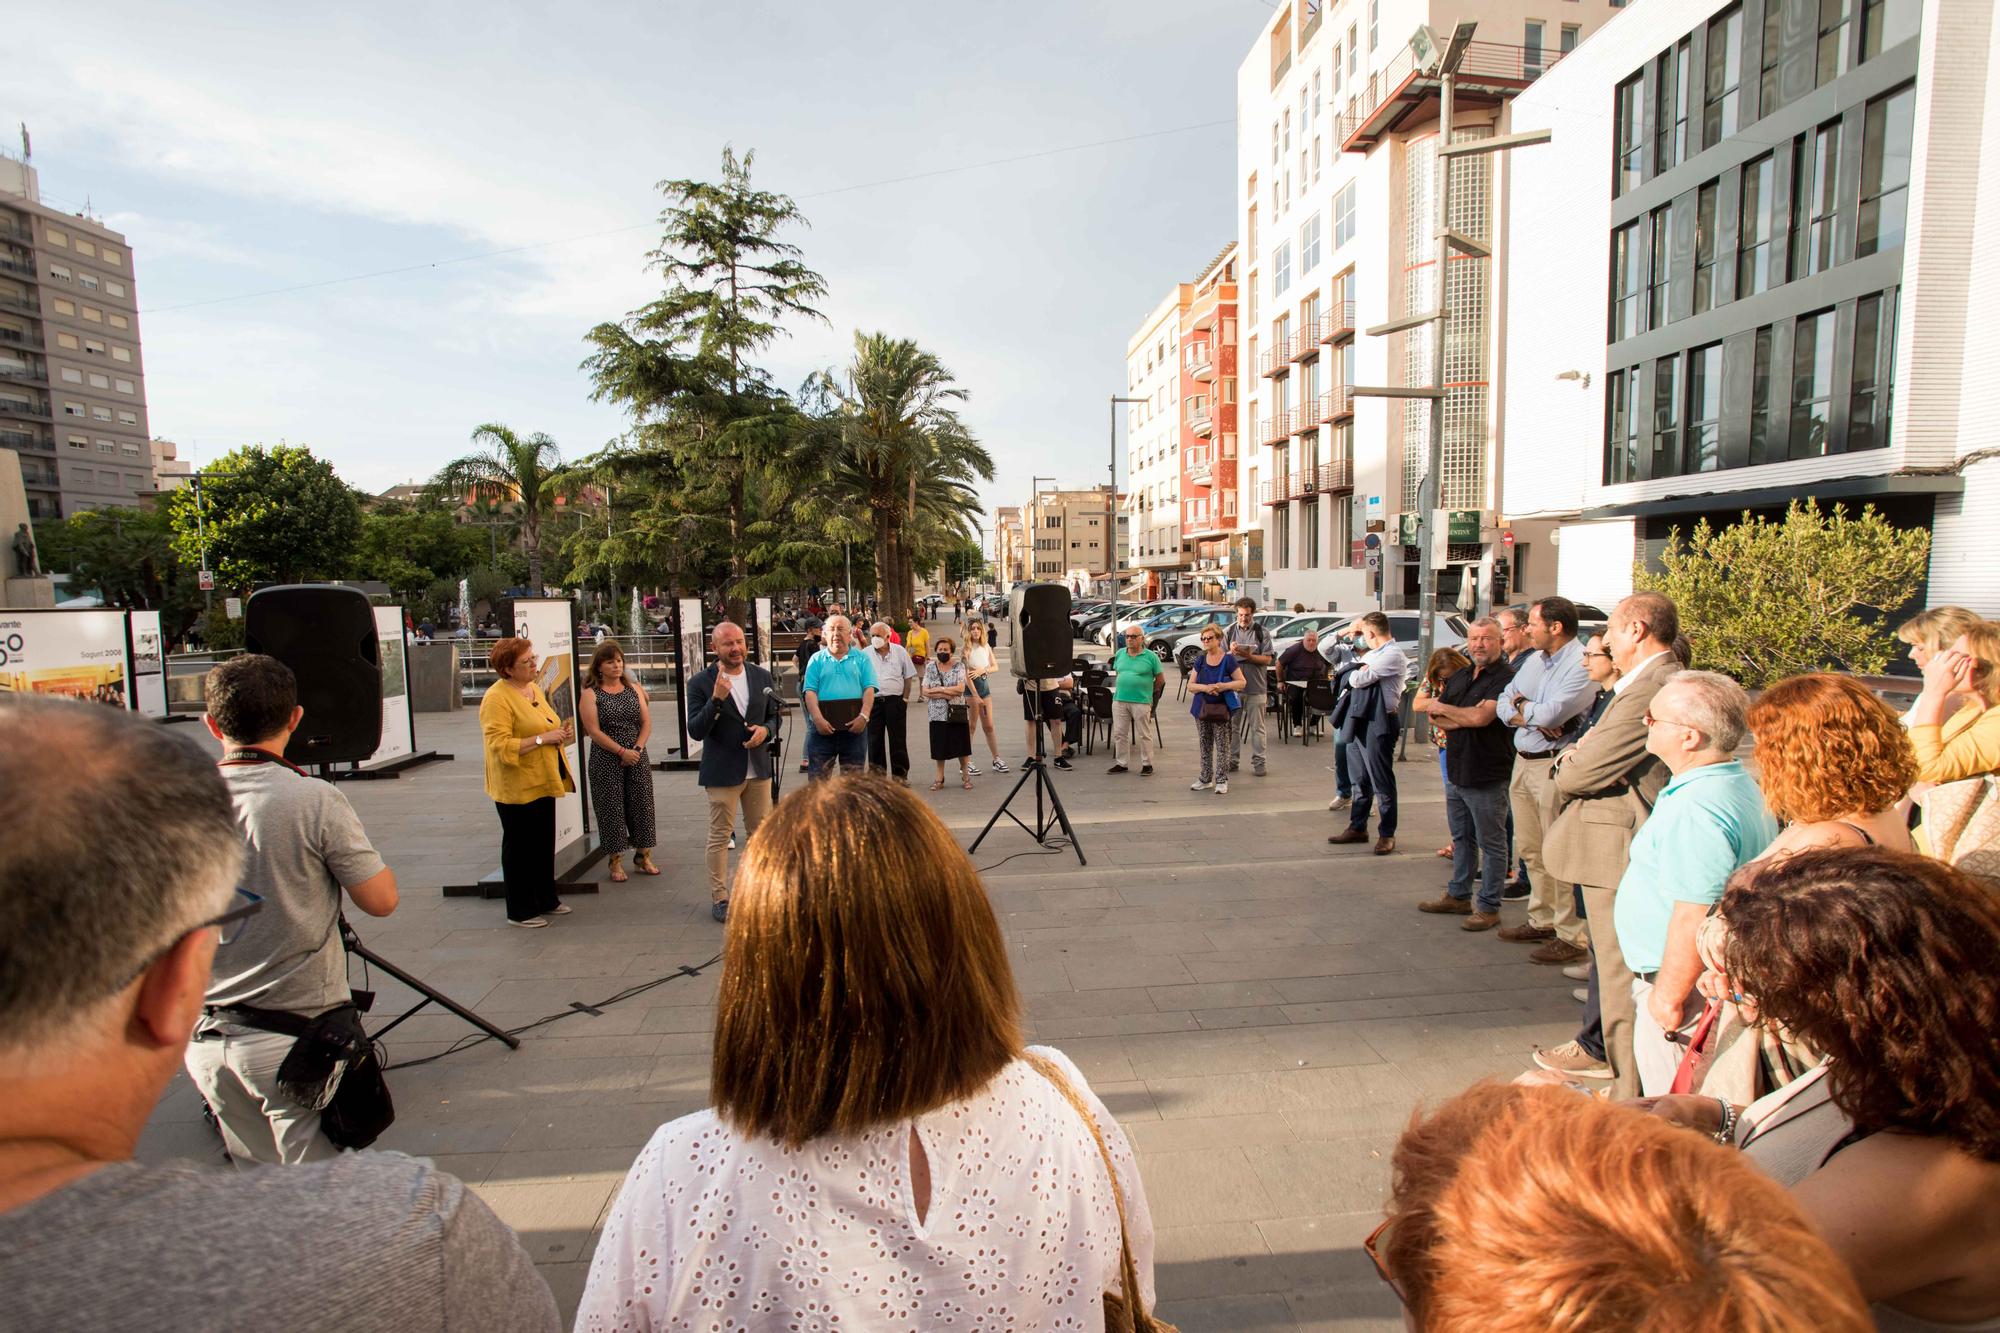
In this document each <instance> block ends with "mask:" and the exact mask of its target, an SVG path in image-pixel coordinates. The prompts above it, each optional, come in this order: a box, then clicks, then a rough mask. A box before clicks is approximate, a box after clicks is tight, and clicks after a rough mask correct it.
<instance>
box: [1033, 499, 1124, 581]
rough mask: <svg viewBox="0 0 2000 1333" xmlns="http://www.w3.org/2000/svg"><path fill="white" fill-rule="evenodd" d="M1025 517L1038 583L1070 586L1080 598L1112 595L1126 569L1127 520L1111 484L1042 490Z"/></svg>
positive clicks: (1034, 575)
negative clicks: (1095, 592) (1102, 593)
mask: <svg viewBox="0 0 2000 1333" xmlns="http://www.w3.org/2000/svg"><path fill="white" fill-rule="evenodd" d="M1022 519H1023V522H1024V523H1025V525H1026V527H1027V534H1028V544H1029V549H1028V555H1029V556H1030V557H1031V560H1032V565H1033V568H1032V571H1031V573H1030V575H1029V577H1030V578H1031V579H1033V580H1034V581H1036V582H1043V583H1066V584H1068V585H1069V589H1070V591H1071V592H1072V593H1075V594H1078V595H1082V594H1084V593H1087V592H1090V591H1092V590H1094V589H1102V590H1105V591H1109V588H1110V580H1111V579H1113V578H1114V577H1116V576H1118V575H1119V574H1120V573H1121V572H1123V571H1124V570H1125V568H1126V559H1127V555H1128V551H1127V546H1128V542H1127V531H1128V527H1127V521H1126V516H1125V515H1124V514H1123V513H1121V512H1120V497H1119V496H1117V495H1114V494H1113V493H1112V490H1111V488H1110V487H1109V486H1092V487H1088V488H1086V489H1081V490H1054V491H1037V492H1035V495H1034V498H1033V499H1032V500H1030V501H1029V502H1028V504H1027V506H1026V507H1025V508H1024V510H1023V511H1022Z"/></svg>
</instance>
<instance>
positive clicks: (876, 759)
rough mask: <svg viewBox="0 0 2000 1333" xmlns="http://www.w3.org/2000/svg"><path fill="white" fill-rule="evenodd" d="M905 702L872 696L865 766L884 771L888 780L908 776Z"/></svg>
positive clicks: (907, 704)
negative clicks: (873, 704) (872, 706)
mask: <svg viewBox="0 0 2000 1333" xmlns="http://www.w3.org/2000/svg"><path fill="white" fill-rule="evenodd" d="M909 721H910V719H909V703H908V701H907V700H903V699H884V698H883V697H882V696H881V695H879V694H878V695H876V696H875V708H874V710H873V711H872V712H870V713H869V714H868V764H869V766H870V767H871V768H880V769H886V770H887V771H888V774H889V776H890V777H892V778H906V777H908V776H909V775H910V732H909Z"/></svg>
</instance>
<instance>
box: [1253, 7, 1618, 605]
mask: <svg viewBox="0 0 2000 1333" xmlns="http://www.w3.org/2000/svg"><path fill="white" fill-rule="evenodd" d="M1618 10H1619V6H1618V5H1617V4H1614V3H1612V0H1481V3H1476V4H1475V3H1470V2H1469V0H1461V2H1460V3H1443V2H1435V3H1434V2H1432V0H1341V3H1338V4H1334V3H1323V2H1322V0H1290V3H1286V4H1284V5H1282V6H1281V7H1280V8H1279V9H1278V10H1277V12H1276V13H1274V14H1273V16H1272V19H1271V22H1270V23H1269V24H1268V25H1266V27H1265V28H1264V30H1263V32H1262V34H1261V36H1260V37H1259V39H1258V41H1257V43H1256V45H1255V46H1254V47H1253V49H1252V50H1251V52H1250V53H1249V55H1248V57H1247V58H1246V59H1245V60H1244V61H1243V63H1242V65H1241V67H1240V68H1239V70H1238V72H1237V106H1238V108H1239V113H1238V126H1237V133H1238V146H1237V180H1236V183H1235V190H1236V197H1237V200H1238V207H1239V210H1240V211H1239V212H1238V215H1237V219H1238V235H1239V243H1240V261H1239V262H1240V265H1241V268H1242V270H1243V277H1242V282H1243V296H1242V308H1243V318H1242V321H1241V352H1242V358H1241V361H1240V364H1241V366H1242V368H1243V371H1242V373H1243V388H1242V398H1243V402H1244V404H1245V412H1244V420H1245V422H1246V425H1245V429H1244V434H1243V440H1244V446H1243V447H1244V458H1243V462H1242V465H1241V467H1240V469H1239V475H1240V477H1241V486H1240V491H1239V505H1240V507H1241V508H1242V510H1243V512H1244V513H1246V514H1252V513H1255V514H1259V515H1261V516H1262V519H1261V521H1262V526H1263V529H1264V533H1263V536H1264V540H1263V566H1264V585H1263V586H1264V592H1265V600H1267V601H1270V602H1273V603H1276V604H1287V603H1292V602H1300V603H1304V604H1305V605H1307V606H1308V607H1313V608H1320V607H1325V606H1329V605H1332V606H1337V607H1339V608H1340V609H1343V610H1345V609H1359V608H1362V607H1364V606H1373V605H1375V604H1376V601H1377V599H1378V597H1379V598H1380V599H1381V601H1382V602H1383V604H1385V605H1388V606H1392V607H1393V606H1402V605H1406V604H1410V603H1411V602H1412V601H1413V599H1414V595H1415V589H1416V581H1417V568H1416V564H1415V560H1416V548H1415V545H1414V532H1413V531H1411V530H1410V528H1409V526H1408V525H1407V524H1405V522H1404V521H1403V520H1404V518H1405V516H1409V517H1410V518H1411V519H1414V516H1415V509H1416V504H1417V492H1418V487H1419V486H1420V484H1421V483H1422V481H1423V470H1424V467H1425V465H1426V462H1427V458H1428V440H1429V428H1430V427H1429V416H1428V412H1429V410H1430V409H1429V405H1428V404H1426V403H1424V402H1421V401H1416V400H1399V399H1385V398H1377V397H1358V396H1356V395H1354V394H1352V393H1351V392H1350V389H1351V387H1352V386H1354V385H1356V384H1361V385H1375V386H1392V385H1428V384H1429V383H1430V376H1431V342H1430V339H1431V337H1432V336H1433V332H1434V329H1435V326H1424V327H1420V328H1418V329H1415V330H1412V331H1409V332H1405V333H1398V334H1393V335H1390V336H1387V337H1380V338H1376V337H1369V336H1367V335H1366V333H1365V330H1366V329H1367V328H1369V327H1370V326H1373V325H1377V324H1382V323H1386V322H1388V321H1391V320H1394V319H1397V318H1400V317H1402V316H1404V315H1408V314H1413V313H1419V312H1422V311H1426V310H1430V309H1434V308H1436V306H1437V304H1438V303H1437V298H1436V295H1435V290H1436V282H1437V277H1438V275H1437V274H1436V273H1435V272H1434V269H1435V263H1434V255H1433V251H1434V248H1435V243H1436V237H1435V234H1434V230H1433V226H1432V208H1433V189H1434V187H1435V183H1436V177H1437V162H1438V157H1437V153H1436V149H1437V146H1438V82H1437V80H1436V79H1435V78H1434V77H1433V76H1432V75H1431V74H1430V73H1429V60H1428V56H1427V54H1426V53H1424V52H1423V51H1422V50H1421V49H1420V48H1416V47H1413V45H1412V38H1413V37H1414V36H1415V35H1416V34H1417V32H1418V30H1419V28H1421V27H1426V26H1427V27H1428V28H1430V29H1431V30H1432V31H1434V32H1435V33H1437V34H1440V35H1443V34H1449V33H1450V31H1451V30H1452V28H1453V26H1454V25H1455V24H1456V23H1457V22H1459V21H1461V20H1473V21H1476V22H1477V24H1478V29H1477V31H1476V33H1475V34H1474V40H1473V43H1472V45H1471V46H1470V47H1469V48H1468V50H1467V51H1466V54H1465V58H1464V61H1463V63H1462V64H1461V66H1460V68H1459V78H1458V86H1457V102H1456V108H1455V113H1454V122H1455V124H1454V127H1453V133H1454V135H1455V136H1456V137H1457V138H1459V139H1465V138H1471V137H1479V136H1487V135H1492V134H1496V133H1504V132H1506V131H1507V130H1508V129H1510V128H1511V126H1510V125H1509V122H1508V115H1509V104H1510V103H1511V101H1512V99H1513V98H1514V97H1515V96H1517V95H1518V94H1519V93H1520V92H1521V91H1522V90H1523V89H1525V88H1527V87H1529V86H1530V85H1531V84H1533V83H1534V82H1535V80H1536V79H1538V78H1540V77H1541V76H1542V75H1543V74H1544V73H1545V72H1546V71H1547V70H1549V69H1550V68H1552V67H1555V66H1556V65H1557V63H1558V62H1559V61H1560V60H1562V59H1563V58H1564V55H1565V53H1566V52H1568V51H1570V50H1571V49H1573V48H1574V47H1575V46H1577V45H1578V44H1579V43H1580V42H1582V41H1583V39H1584V38H1585V37H1587V36H1588V35H1589V34H1590V33H1591V32H1592V31H1594V30H1595V29H1596V28H1598V27H1599V26H1601V25H1602V24H1603V23H1604V22H1605V21H1606V20H1607V19H1609V18H1611V17H1612V16H1614V15H1615V14H1616V13H1617V12H1618ZM1527 151H1540V150H1527ZM1511 156H1513V155H1501V156H1498V157H1472V158H1466V159H1461V160H1460V161H1459V163H1458V164H1457V165H1456V166H1454V167H1453V198H1454V201H1455V204H1454V208H1453V216H1452V218H1451V225H1452V227H1453V229H1454V230H1456V231H1458V232H1460V233H1461V234H1463V235H1465V236H1468V237H1471V238H1473V239H1475V240H1477V241H1479V242H1481V243H1483V244H1486V245H1488V246H1490V247H1491V249H1492V251H1493V254H1494V256H1495V258H1493V259H1487V258H1472V257H1460V258H1457V259H1455V260H1454V261H1453V262H1452V264H1451V265H1450V274H1449V278H1448V281H1447V282H1446V285H1445V286H1446V290H1445V295H1446V301H1445V306H1446V308H1447V309H1448V310H1449V312H1450V318H1449V322H1448V324H1447V326H1446V329H1445V340H1446V341H1445V346H1446V373H1445V387H1446V391H1447V397H1446V398H1445V399H1444V400H1443V410H1444V412H1445V466H1444V472H1443V477H1442V493H1443V501H1444V505H1445V507H1446V508H1447V509H1448V510H1451V511H1452V512H1453V514H1454V517H1453V520H1452V523H1451V527H1450V532H1451V537H1452V542H1451V546H1450V548H1449V551H1448V558H1449V559H1450V560H1451V561H1452V562H1453V567H1452V569H1451V570H1448V571H1447V573H1446V574H1445V576H1444V577H1443V578H1442V579H1441V585H1440V586H1441V590H1442V592H1443V593H1444V595H1446V596H1447V597H1449V596H1451V595H1452V594H1453V593H1454V592H1455V591H1456V588H1457V586H1458V581H1459V579H1460V578H1461V577H1462V576H1464V575H1466V574H1467V573H1469V572H1476V571H1478V570H1480V569H1482V568H1485V567H1488V566H1490V564H1491V562H1492V560H1493V559H1494V555H1495V553H1496V552H1497V551H1498V550H1500V549H1501V546H1500V541H1501V530H1500V528H1499V525H1498V518H1499V504H1500V501H1499V494H1498V492H1499V475H1500V457H1501V453H1502V445H1503V438H1502V431H1501V429H1500V423H1501V421H1502V412H1501V408H1502V397H1503V395H1502V394H1501V392H1500V388H1499V385H1498V384H1497V383H1496V376H1495V374H1494V370H1495V363H1496V360H1497V355H1498V349H1499V346H1500V339H1501V336H1502V330H1501V321H1500V319H1499V317H1498V312H1499V311H1500V310H1501V309H1502V302H1503V298H1504V295H1505V293H1504V290H1503V288H1502V285H1501V283H1500V281H1499V277H1498V275H1499V274H1500V273H1501V272H1502V271H1504V270H1503V268H1502V266H1501V265H1502V261H1503V260H1504V254H1505V249H1506V245H1507V237H1506V235H1505V234H1504V232H1503V230H1502V229H1501V228H1500V227H1499V225H1498V223H1499V220H1500V219H1501V218H1503V217H1504V216H1505V206H1506V201H1507V197H1508V189H1509V184H1508V173H1509V172H1510V170H1511V169H1512V168H1511V166H1510V165H1509V162H1508V160H1507V159H1508V158H1509V157H1511ZM1371 537H1372V538H1373V539H1374V542H1375V545H1374V546H1373V547H1372V548H1371V546H1370V545H1369V539H1370V538H1371ZM1406 538H1407V542H1406V540H1405V539H1406ZM1371 566H1376V568H1371Z"/></svg>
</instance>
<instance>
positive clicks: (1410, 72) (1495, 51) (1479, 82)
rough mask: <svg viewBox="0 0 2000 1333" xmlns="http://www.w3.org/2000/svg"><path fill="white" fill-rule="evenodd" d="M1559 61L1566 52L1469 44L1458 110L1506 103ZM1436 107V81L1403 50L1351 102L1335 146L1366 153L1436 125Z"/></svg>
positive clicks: (1412, 54) (1338, 127)
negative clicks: (1406, 130)
mask: <svg viewBox="0 0 2000 1333" xmlns="http://www.w3.org/2000/svg"><path fill="white" fill-rule="evenodd" d="M1561 59H1562V52H1560V51H1552V50H1550V49H1548V48H1547V47H1532V48H1531V47H1525V46H1507V45H1504V44H1502V43H1499V42H1468V43H1467V44H1466V48H1465V59H1464V60H1463V61H1461V62H1460V64H1459V67H1458V86H1457V88H1456V90H1455V95H1456V98H1457V106H1458V109H1459V110H1461V111H1463V110H1465V109H1466V108H1467V107H1471V106H1492V105H1494V104H1495V103H1498V102H1503V101H1505V100H1507V99H1508V98H1511V97H1512V96H1514V94H1516V93H1518V92H1520V91H1521V90H1522V89H1524V88H1526V87H1527V86H1528V85H1529V84H1531V83H1533V82H1534V81H1535V80H1536V79H1538V78H1540V77H1541V76H1542V75H1544V74H1546V73H1547V72H1548V71H1549V69H1550V68H1551V67H1552V66H1553V65H1554V64H1555V63H1556V62H1557V61H1558V60H1561ZM1437 102H1438V79H1437V76H1436V75H1435V74H1434V73H1432V72H1431V70H1430V68H1429V67H1428V66H1425V67H1421V68H1420V67H1419V65H1418V62H1417V55H1416V52H1415V50H1413V49H1412V48H1411V47H1409V46H1405V47H1404V48H1403V49H1402V50H1400V51H1398V52H1397V53H1396V54H1395V56H1394V57H1392V58H1391V59H1390V61H1389V63H1388V64H1386V65H1384V66H1383V67H1382V68H1381V69H1380V70H1379V71H1377V72H1376V73H1374V74H1371V75H1370V76H1369V77H1368V80H1367V82H1366V83H1365V84H1363V85H1362V87H1361V88H1360V90H1359V91H1358V92H1356V94H1355V95H1354V97H1353V98H1352V99H1351V100H1350V101H1349V104H1348V105H1349V110H1348V111H1347V112H1346V113H1345V114H1343V115H1341V116H1340V117H1339V118H1338V119H1337V120H1336V121H1335V122H1334V133H1333V140H1334V142H1335V143H1337V144H1339V145H1340V148H1341V151H1342V152H1346V153H1360V152H1366V151H1367V150H1368V149H1370V148H1373V147H1374V146H1375V145H1376V144H1377V143H1379V142H1381V140H1382V138H1383V136H1384V135H1387V134H1389V133H1392V132H1393V131H1395V130H1396V129H1398V128H1400V127H1401V126H1403V125H1404V124H1406V123H1411V122H1421V121H1422V120H1423V119H1424V117H1425V116H1426V115H1427V116H1429V117H1430V118H1432V119H1435V118H1436V116H1437Z"/></svg>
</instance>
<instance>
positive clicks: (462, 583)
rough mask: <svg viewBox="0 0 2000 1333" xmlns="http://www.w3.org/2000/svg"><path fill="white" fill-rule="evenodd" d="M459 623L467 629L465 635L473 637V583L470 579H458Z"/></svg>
mask: <svg viewBox="0 0 2000 1333" xmlns="http://www.w3.org/2000/svg"><path fill="white" fill-rule="evenodd" d="M458 623H459V625H460V627H461V628H463V629H464V630H465V637H466V638H468V639H470V638H471V637H472V584H471V581H470V580H469V579H460V580H459V581H458Z"/></svg>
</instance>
